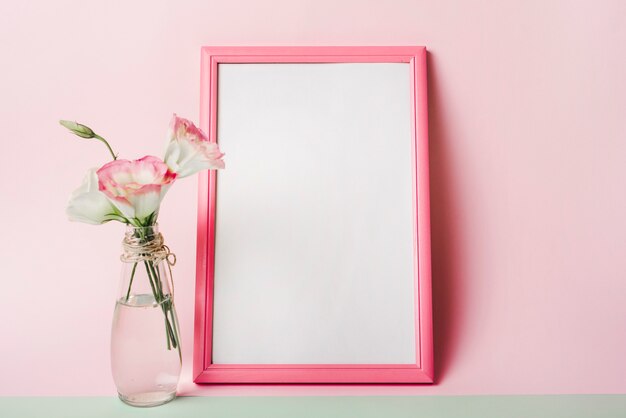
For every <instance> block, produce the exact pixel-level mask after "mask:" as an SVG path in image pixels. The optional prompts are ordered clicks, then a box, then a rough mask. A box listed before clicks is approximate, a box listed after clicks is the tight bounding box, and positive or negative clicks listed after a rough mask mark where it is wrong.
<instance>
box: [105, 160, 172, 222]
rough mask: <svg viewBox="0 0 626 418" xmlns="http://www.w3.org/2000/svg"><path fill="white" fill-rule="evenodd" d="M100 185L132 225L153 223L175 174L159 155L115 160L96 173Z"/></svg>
mask: <svg viewBox="0 0 626 418" xmlns="http://www.w3.org/2000/svg"><path fill="white" fill-rule="evenodd" d="M96 174H97V176H98V188H99V190H101V191H102V193H103V194H105V195H106V197H107V198H108V199H109V200H110V201H111V202H112V203H113V205H115V207H116V208H117V209H118V210H119V212H120V213H122V214H123V216H125V217H126V218H127V219H128V220H129V221H131V223H132V224H133V225H137V224H139V225H151V224H153V223H154V221H155V220H156V217H157V215H158V212H159V206H160V205H161V201H162V200H163V197H164V196H165V194H166V193H167V191H168V190H169V188H170V186H171V185H172V183H173V182H174V180H176V177H177V175H176V173H174V172H172V171H171V170H170V169H169V168H168V166H167V165H166V164H165V163H164V162H163V161H161V159H159V158H157V157H153V156H150V155H147V156H145V157H143V158H140V159H138V160H132V161H130V160H115V161H111V162H109V163H107V164H105V165H103V166H102V167H101V168H100V169H99V170H98V171H97V172H96Z"/></svg>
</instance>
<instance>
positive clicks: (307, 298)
mask: <svg viewBox="0 0 626 418" xmlns="http://www.w3.org/2000/svg"><path fill="white" fill-rule="evenodd" d="M217 114H218V122H217V129H218V132H217V138H218V142H219V144H220V148H221V149H222V151H223V152H225V153H226V157H225V160H226V165H227V167H226V170H223V171H220V172H219V174H218V180H217V209H216V242H215V285H214V292H215V293H214V323H213V354H212V355H213V363H217V364H251V363H252V364H404V363H415V361H416V358H415V350H416V347H415V319H414V310H415V306H414V297H413V294H414V279H413V271H414V267H413V266H414V257H413V253H414V248H413V229H414V225H413V207H412V205H413V203H412V202H413V200H412V199H413V197H412V196H413V188H414V186H413V184H412V170H411V164H412V159H411V117H410V115H411V99H410V69H409V64H406V63H346V64H331V63H328V64H219V67H218V108H217Z"/></svg>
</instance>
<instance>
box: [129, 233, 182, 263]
mask: <svg viewBox="0 0 626 418" xmlns="http://www.w3.org/2000/svg"><path fill="white" fill-rule="evenodd" d="M122 248H123V249H124V252H123V253H122V255H121V256H120V259H121V260H122V261H123V262H125V263H137V262H139V261H152V262H153V263H155V264H156V263H159V262H160V261H163V260H165V261H166V262H167V264H168V265H169V266H174V265H175V264H176V254H174V253H173V252H171V251H170V248H169V247H168V246H167V245H165V244H164V241H163V235H162V234H161V233H160V232H159V233H157V234H154V235H150V236H148V237H141V236H137V235H135V234H127V235H126V236H125V237H124V240H123V241H122Z"/></svg>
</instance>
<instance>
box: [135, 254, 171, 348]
mask: <svg viewBox="0 0 626 418" xmlns="http://www.w3.org/2000/svg"><path fill="white" fill-rule="evenodd" d="M144 265H145V266H146V273H148V280H149V282H150V287H151V288H152V293H153V294H154V299H155V300H156V301H157V303H158V304H159V306H161V310H162V311H163V315H164V317H165V332H166V334H167V349H168V350H171V349H172V346H173V347H174V348H177V346H178V345H179V344H178V341H177V340H178V338H177V336H176V335H177V333H174V330H173V329H172V325H171V324H170V320H169V318H168V316H167V312H168V310H169V306H166V303H164V301H165V296H164V295H163V291H162V290H160V284H157V281H158V279H157V277H156V273H155V270H154V266H153V265H152V262H151V261H144ZM170 302H171V301H170Z"/></svg>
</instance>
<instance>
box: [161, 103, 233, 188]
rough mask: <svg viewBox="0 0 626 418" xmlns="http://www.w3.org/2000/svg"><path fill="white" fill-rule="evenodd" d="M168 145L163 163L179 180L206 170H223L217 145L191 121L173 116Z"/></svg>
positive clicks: (222, 162)
mask: <svg viewBox="0 0 626 418" xmlns="http://www.w3.org/2000/svg"><path fill="white" fill-rule="evenodd" d="M168 138H169V141H170V142H169V144H168V147H167V150H166V151H165V158H164V161H165V163H166V164H167V165H168V167H169V168H170V170H172V171H173V172H174V173H176V174H177V175H178V177H179V178H183V177H187V176H190V175H192V174H195V173H197V172H199V171H202V170H206V169H218V168H224V161H223V160H222V157H223V156H224V154H222V153H221V152H220V149H219V147H218V145H217V144H216V143H214V142H209V139H208V138H207V136H206V135H205V134H204V132H202V131H201V130H200V129H198V128H197V127H196V126H195V125H194V124H193V123H192V122H191V121H189V120H187V119H184V118H180V117H178V116H176V114H174V116H173V117H172V120H171V122H170V128H169V132H168Z"/></svg>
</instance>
